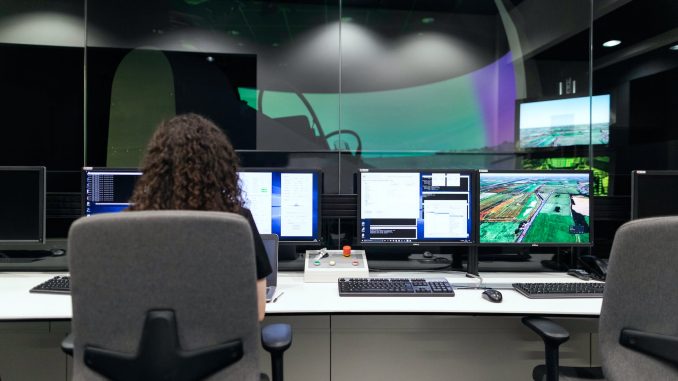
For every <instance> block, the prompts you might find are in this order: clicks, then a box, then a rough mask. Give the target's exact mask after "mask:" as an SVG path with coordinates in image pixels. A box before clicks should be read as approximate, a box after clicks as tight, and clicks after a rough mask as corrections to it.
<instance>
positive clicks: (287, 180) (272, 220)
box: [82, 167, 320, 242]
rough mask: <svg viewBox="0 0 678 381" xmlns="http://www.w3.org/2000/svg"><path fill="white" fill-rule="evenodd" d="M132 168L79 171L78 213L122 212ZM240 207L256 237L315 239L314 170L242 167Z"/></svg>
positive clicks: (133, 180) (317, 185) (135, 175)
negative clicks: (245, 210) (249, 218)
mask: <svg viewBox="0 0 678 381" xmlns="http://www.w3.org/2000/svg"><path fill="white" fill-rule="evenodd" d="M140 176H141V171H139V170H138V169H120V168H117V169H116V168H89V167H88V168H85V169H84V170H83V195H84V197H83V209H82V210H83V211H84V214H85V215H87V216H89V215H92V214H99V213H111V212H119V211H122V210H123V209H125V208H127V207H128V206H129V205H130V204H129V199H130V197H131V196H132V192H133V191H134V185H135V184H136V181H137V179H138V178H139V177H140ZM238 177H239V185H240V189H241V190H242V198H243V201H244V202H245V207H246V208H248V209H249V210H250V211H251V212H252V216H253V217H254V222H255V223H256V225H257V229H258V230H259V233H260V234H277V235H278V236H279V237H280V240H281V241H302V242H318V241H319V240H320V237H319V235H320V226H319V220H320V211H319V209H320V172H319V171H294V170H289V171H286V170H259V169H252V170H249V169H243V170H241V171H238Z"/></svg>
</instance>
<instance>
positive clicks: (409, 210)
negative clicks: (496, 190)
mask: <svg viewBox="0 0 678 381" xmlns="http://www.w3.org/2000/svg"><path fill="white" fill-rule="evenodd" d="M474 181H475V172H474V171H470V170H468V171H467V170H444V171H443V170H431V171H421V170H420V171H406V170H402V171H384V170H368V169H362V170H360V173H359V189H358V197H359V208H360V210H359V212H358V219H359V223H358V229H359V231H358V236H359V237H360V241H361V243H362V244H372V243H375V244H399V245H402V244H435V245H441V244H465V243H472V242H473V238H474V226H475V225H474V223H475V221H474V218H473V216H474V210H475V205H474V201H473V200H474V198H473V194H474V193H473V192H474V189H473V187H474Z"/></svg>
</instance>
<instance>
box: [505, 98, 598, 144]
mask: <svg viewBox="0 0 678 381" xmlns="http://www.w3.org/2000/svg"><path fill="white" fill-rule="evenodd" d="M518 113H519V117H518V128H519V130H520V146H521V147H522V148H535V147H536V148H540V147H562V146H573V145H588V144H589V141H590V142H591V144H608V143H609V142H610V96H609V95H596V96H593V97H591V98H589V97H579V98H564V99H555V100H549V101H539V102H523V103H520V106H519V108H518Z"/></svg>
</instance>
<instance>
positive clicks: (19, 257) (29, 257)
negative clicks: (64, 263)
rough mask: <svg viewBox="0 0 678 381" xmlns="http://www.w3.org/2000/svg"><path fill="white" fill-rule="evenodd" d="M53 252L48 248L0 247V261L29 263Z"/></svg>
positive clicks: (49, 255)
mask: <svg viewBox="0 0 678 381" xmlns="http://www.w3.org/2000/svg"><path fill="white" fill-rule="evenodd" d="M52 255H54V253H53V252H52V251H50V250H5V249H0V263H31V262H36V261H39V260H41V259H44V258H46V257H51V256H52Z"/></svg>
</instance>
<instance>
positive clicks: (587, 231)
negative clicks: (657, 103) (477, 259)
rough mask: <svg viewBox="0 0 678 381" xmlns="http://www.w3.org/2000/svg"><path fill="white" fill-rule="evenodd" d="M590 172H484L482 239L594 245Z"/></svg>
mask: <svg viewBox="0 0 678 381" xmlns="http://www.w3.org/2000/svg"><path fill="white" fill-rule="evenodd" d="M591 179H592V175H591V172H590V171H485V170H482V171H480V230H479V234H480V240H479V243H480V244H481V245H482V244H500V245H530V246H590V245H591V244H592V242H593V229H592V221H593V219H592V215H591V212H592V211H593V208H592V205H591V202H592V200H593V198H592V197H591V193H590V187H591Z"/></svg>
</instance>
